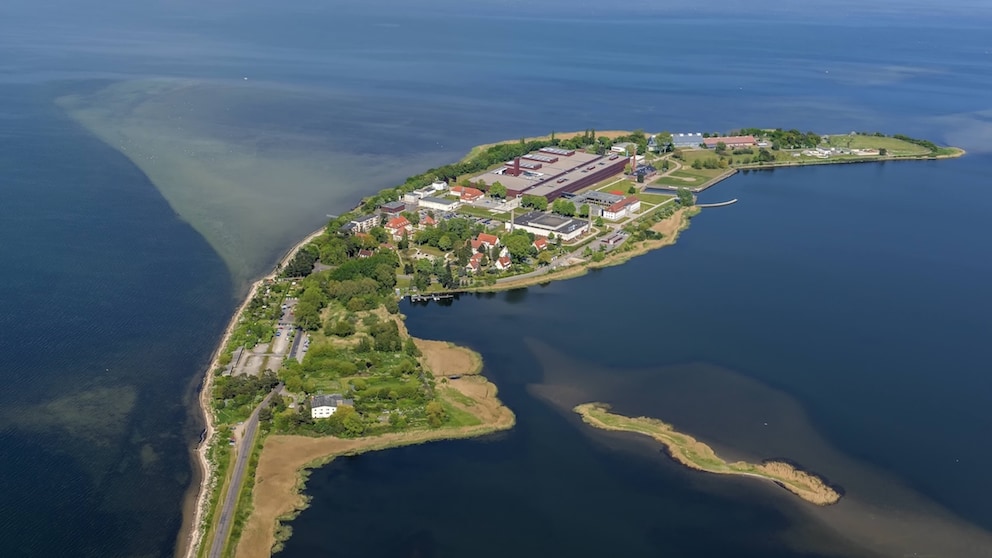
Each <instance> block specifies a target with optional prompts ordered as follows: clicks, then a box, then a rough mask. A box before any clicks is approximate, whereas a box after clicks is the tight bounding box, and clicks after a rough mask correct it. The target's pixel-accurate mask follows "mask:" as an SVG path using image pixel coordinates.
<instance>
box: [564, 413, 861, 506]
mask: <svg viewBox="0 0 992 558" xmlns="http://www.w3.org/2000/svg"><path fill="white" fill-rule="evenodd" d="M572 410H573V411H574V412H575V413H577V414H578V415H579V416H580V417H582V422H584V423H586V424H588V425H589V426H592V427H593V428H598V429H600V430H607V431H614V432H631V433H634V434H641V435H644V436H648V437H650V438H652V439H653V440H655V441H656V442H658V443H660V444H661V445H662V446H664V447H665V449H666V452H667V453H668V455H669V457H671V458H672V460H673V461H675V462H676V463H679V464H680V465H683V466H685V467H686V468H688V469H693V470H697V471H704V472H707V473H714V474H717V475H732V476H741V477H750V478H756V479H761V480H765V481H769V482H773V483H775V484H776V485H778V486H780V487H782V488H784V489H785V490H788V491H789V492H791V493H792V494H795V495H796V496H798V497H799V498H801V499H803V500H804V501H806V502H809V503H811V504H814V505H817V506H829V505H832V504H836V503H837V502H838V501H840V499H841V496H842V494H841V493H840V492H838V491H836V490H835V489H834V488H833V487H831V486H830V485H829V484H827V482H826V481H824V480H823V479H822V478H820V477H819V476H818V475H816V474H813V473H810V472H808V471H804V470H802V469H800V468H798V467H796V466H795V465H793V464H791V463H788V462H786V461H781V460H768V461H764V462H762V463H760V464H753V463H747V462H744V461H737V462H734V463H728V462H727V461H725V460H723V459H722V458H720V457H719V456H718V455H717V454H716V452H714V451H713V448H711V447H710V446H708V445H707V444H705V443H703V442H700V441H698V440H696V439H695V438H693V437H692V436H690V435H689V434H685V433H684V432H679V431H677V430H675V428H674V427H673V426H672V425H671V424H668V423H665V422H662V421H660V420H658V419H654V418H649V417H627V416H624V415H618V414H615V413H611V412H610V407H609V405H606V404H603V403H584V404H581V405H576V406H575V407H574V408H573V409H572Z"/></svg>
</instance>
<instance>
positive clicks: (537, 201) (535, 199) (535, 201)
mask: <svg viewBox="0 0 992 558" xmlns="http://www.w3.org/2000/svg"><path fill="white" fill-rule="evenodd" d="M520 205H522V206H524V207H533V208H534V209H536V210H538V211H545V210H547V209H548V200H547V199H545V198H544V196H535V195H533V194H524V196H523V197H522V198H520Z"/></svg>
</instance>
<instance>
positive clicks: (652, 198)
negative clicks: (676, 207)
mask: <svg viewBox="0 0 992 558" xmlns="http://www.w3.org/2000/svg"><path fill="white" fill-rule="evenodd" d="M634 195H635V196H636V197H637V199H639V200H641V201H642V202H644V203H650V204H654V205H658V204H659V203H664V202H666V201H668V200H670V199H672V198H674V197H675V196H667V195H665V194H643V193H640V192H638V193H637V194H634Z"/></svg>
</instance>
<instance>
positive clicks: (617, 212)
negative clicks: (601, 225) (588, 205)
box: [603, 196, 641, 221]
mask: <svg viewBox="0 0 992 558" xmlns="http://www.w3.org/2000/svg"><path fill="white" fill-rule="evenodd" d="M640 209H641V200H639V199H637V198H635V197H634V196H628V197H626V198H624V199H622V200H620V201H618V202H616V203H614V204H613V205H611V206H610V207H607V208H606V209H604V210H603V219H609V220H610V221H616V220H617V219H623V218H624V217H627V216H629V215H633V214H635V213H637V212H638V211H639V210H640Z"/></svg>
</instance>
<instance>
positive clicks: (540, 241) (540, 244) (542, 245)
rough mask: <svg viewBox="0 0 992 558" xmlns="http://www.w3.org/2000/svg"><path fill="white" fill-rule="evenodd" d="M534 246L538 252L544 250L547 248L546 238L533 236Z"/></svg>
mask: <svg viewBox="0 0 992 558" xmlns="http://www.w3.org/2000/svg"><path fill="white" fill-rule="evenodd" d="M534 248H537V251H538V252H540V251H541V250H546V249H547V248H548V239H547V238H544V237H543V236H539V237H537V238H535V239H534Z"/></svg>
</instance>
